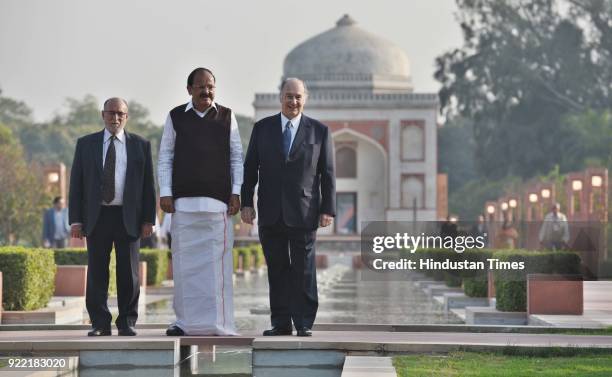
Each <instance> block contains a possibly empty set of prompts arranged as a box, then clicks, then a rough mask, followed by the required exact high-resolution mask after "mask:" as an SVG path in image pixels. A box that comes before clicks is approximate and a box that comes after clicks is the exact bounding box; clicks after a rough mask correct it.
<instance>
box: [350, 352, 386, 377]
mask: <svg viewBox="0 0 612 377" xmlns="http://www.w3.org/2000/svg"><path fill="white" fill-rule="evenodd" d="M396 376H397V374H396V373H395V368H394V367H393V362H392V359H391V358H390V357H377V356H347V357H346V358H345V359H344V367H343V368H342V375H341V377H396Z"/></svg>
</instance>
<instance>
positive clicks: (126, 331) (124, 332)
mask: <svg viewBox="0 0 612 377" xmlns="http://www.w3.org/2000/svg"><path fill="white" fill-rule="evenodd" d="M117 334H118V335H119V336H136V331H134V328H133V327H129V326H128V327H122V328H120V329H119V331H118V333H117Z"/></svg>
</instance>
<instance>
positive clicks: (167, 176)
mask: <svg viewBox="0 0 612 377" xmlns="http://www.w3.org/2000/svg"><path fill="white" fill-rule="evenodd" d="M213 107H214V108H215V109H216V108H217V105H216V104H215V103H214V102H213V104H212V106H211V107H209V108H208V109H206V110H205V111H204V112H199V111H198V110H197V109H196V108H195V107H193V103H192V102H191V101H189V103H188V104H187V106H185V112H187V111H189V110H193V111H195V113H196V114H198V116H199V117H200V118H203V117H204V116H205V115H206V114H207V113H208V111H209V110H210V109H211V108H213ZM175 141H176V132H175V131H174V125H173V124H172V117H171V116H170V114H168V117H167V118H166V124H165V125H164V133H163V134H162V138H161V142H160V145H159V158H158V164H157V170H158V178H159V195H160V196H161V197H164V196H172V162H173V161H174V144H175ZM243 169H244V167H243V165H242V142H241V141H240V132H239V131H238V122H237V121H236V117H235V116H234V112H233V111H232V113H231V125H230V175H231V178H232V194H236V195H240V187H241V186H242V172H243ZM174 208H175V209H176V210H177V211H181V212H225V211H227V205H226V204H225V203H224V202H222V201H220V200H217V199H214V198H209V197H203V196H201V197H194V198H179V199H177V200H176V201H175V202H174Z"/></svg>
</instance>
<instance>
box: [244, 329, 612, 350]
mask: <svg viewBox="0 0 612 377" xmlns="http://www.w3.org/2000/svg"><path fill="white" fill-rule="evenodd" d="M449 346H450V347H449ZM507 346H515V347H587V348H589V347H594V348H606V349H610V351H611V352H612V336H594V335H564V334H506V333H477V334H474V333H448V332H439V333H423V332H390V333H389V332H349V331H347V332H341V333H339V332H332V331H329V332H328V331H317V332H314V333H313V336H312V337H310V338H297V337H290V336H287V337H274V338H263V337H261V338H256V339H255V340H254V341H253V349H254V350H257V349H339V350H345V351H374V352H403V351H407V352H437V351H439V352H447V351H448V350H452V349H459V348H463V349H465V348H472V347H475V348H478V349H486V348H488V347H490V348H499V347H507Z"/></svg>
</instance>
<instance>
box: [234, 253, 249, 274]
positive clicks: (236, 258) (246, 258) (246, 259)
mask: <svg viewBox="0 0 612 377" xmlns="http://www.w3.org/2000/svg"><path fill="white" fill-rule="evenodd" d="M232 252H233V255H234V272H236V271H238V265H239V263H238V261H239V259H240V257H242V269H243V271H248V270H249V269H250V268H251V261H252V258H251V255H252V253H251V250H250V249H249V248H247V247H237V248H234V249H233V250H232Z"/></svg>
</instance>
